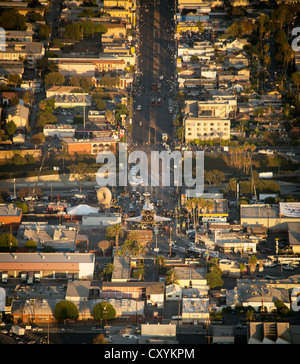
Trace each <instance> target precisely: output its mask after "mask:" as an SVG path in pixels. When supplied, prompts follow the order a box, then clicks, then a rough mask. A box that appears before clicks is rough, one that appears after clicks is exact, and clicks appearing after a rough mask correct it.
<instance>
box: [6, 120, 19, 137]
mask: <svg viewBox="0 0 300 364" xmlns="http://www.w3.org/2000/svg"><path fill="white" fill-rule="evenodd" d="M16 129H17V125H16V124H15V123H14V122H13V121H10V122H8V123H7V124H6V131H7V134H8V135H9V136H10V137H12V136H13V135H14V134H15V131H16Z"/></svg>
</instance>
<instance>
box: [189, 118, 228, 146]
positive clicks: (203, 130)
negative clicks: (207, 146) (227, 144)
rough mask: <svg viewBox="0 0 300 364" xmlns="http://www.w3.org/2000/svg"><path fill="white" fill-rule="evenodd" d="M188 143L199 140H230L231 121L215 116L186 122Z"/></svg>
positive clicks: (191, 119) (190, 119)
mask: <svg viewBox="0 0 300 364" xmlns="http://www.w3.org/2000/svg"><path fill="white" fill-rule="evenodd" d="M184 127H185V140H186V142H189V141H190V142H191V141H194V140H195V139H198V140H220V139H222V140H228V139H230V119H229V118H221V117H215V116H206V117H200V118H189V117H187V118H186V119H185V120H184Z"/></svg>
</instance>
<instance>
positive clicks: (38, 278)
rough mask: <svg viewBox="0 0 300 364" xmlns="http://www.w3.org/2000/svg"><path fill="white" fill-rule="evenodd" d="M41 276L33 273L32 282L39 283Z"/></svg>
mask: <svg viewBox="0 0 300 364" xmlns="http://www.w3.org/2000/svg"><path fill="white" fill-rule="evenodd" d="M40 279H41V275H40V272H34V282H35V283H40Z"/></svg>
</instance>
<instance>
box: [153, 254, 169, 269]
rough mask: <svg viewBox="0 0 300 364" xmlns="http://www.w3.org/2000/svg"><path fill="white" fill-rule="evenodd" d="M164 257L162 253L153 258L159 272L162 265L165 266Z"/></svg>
mask: <svg viewBox="0 0 300 364" xmlns="http://www.w3.org/2000/svg"><path fill="white" fill-rule="evenodd" d="M165 262H166V258H165V257H164V256H163V255H158V256H157V257H156V259H155V263H156V264H157V265H158V271H159V272H160V271H161V269H162V267H164V266H165Z"/></svg>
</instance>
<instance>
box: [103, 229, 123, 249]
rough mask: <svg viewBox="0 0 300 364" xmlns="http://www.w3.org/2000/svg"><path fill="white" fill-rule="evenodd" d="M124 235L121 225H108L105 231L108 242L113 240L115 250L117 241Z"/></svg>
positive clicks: (117, 246) (117, 247) (117, 245)
mask: <svg viewBox="0 0 300 364" xmlns="http://www.w3.org/2000/svg"><path fill="white" fill-rule="evenodd" d="M123 235H124V231H123V228H122V225H121V224H114V225H110V226H108V227H107V228H106V229H105V237H106V239H108V240H115V244H116V250H118V249H119V239H120V237H122V236H123Z"/></svg>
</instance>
